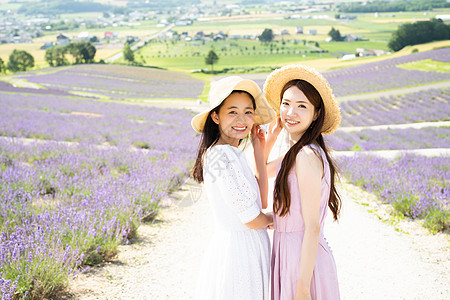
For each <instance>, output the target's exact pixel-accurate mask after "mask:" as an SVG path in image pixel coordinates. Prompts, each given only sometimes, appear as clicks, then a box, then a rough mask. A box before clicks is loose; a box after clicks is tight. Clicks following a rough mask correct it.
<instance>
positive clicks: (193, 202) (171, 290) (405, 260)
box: [71, 181, 450, 299]
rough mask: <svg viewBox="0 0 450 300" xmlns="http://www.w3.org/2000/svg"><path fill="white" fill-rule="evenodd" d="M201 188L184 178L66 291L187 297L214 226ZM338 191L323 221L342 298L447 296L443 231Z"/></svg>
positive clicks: (89, 295) (449, 259)
mask: <svg viewBox="0 0 450 300" xmlns="http://www.w3.org/2000/svg"><path fill="white" fill-rule="evenodd" d="M199 191H200V190H199V186H198V185H196V184H193V183H192V182H191V181H189V182H188V183H187V184H185V185H184V186H183V187H182V188H181V190H180V191H179V192H177V193H176V194H175V195H173V197H172V198H171V199H168V200H167V203H168V204H171V205H170V206H168V207H167V208H164V209H162V211H161V214H160V215H159V216H158V218H157V221H156V223H155V224H152V225H142V226H141V227H140V228H139V230H138V232H139V236H140V239H139V241H137V242H136V243H134V244H132V245H128V246H120V249H119V251H120V252H119V254H118V256H117V258H116V259H114V260H113V261H112V262H108V263H105V264H103V265H102V266H99V267H95V268H93V269H92V270H90V271H88V272H87V273H85V274H81V275H80V276H79V277H78V278H77V279H76V280H74V281H73V282H72V283H71V284H72V295H71V298H73V299H192V297H193V292H194V286H195V280H196V276H197V272H198V269H199V268H198V267H199V262H200V261H201V259H202V256H203V252H204V249H205V248H206V246H207V244H208V240H209V237H210V236H211V234H212V230H213V229H212V228H211V226H210V225H211V224H212V217H211V215H210V214H209V203H208V201H207V199H206V198H205V197H204V195H203V194H202V195H201V196H199V194H200V192H199ZM342 193H343V199H344V206H343V212H342V217H341V220H340V222H339V223H334V222H332V221H331V219H330V218H329V219H328V223H327V226H326V229H325V230H326V233H325V235H326V237H327V240H328V242H329V244H330V246H331V248H332V249H333V254H334V256H335V259H336V264H337V268H338V275H339V280H340V288H341V294H342V299H448V298H449V297H450V292H449V287H448V282H449V280H450V277H449V274H448V270H449V269H450V248H449V247H450V241H449V238H448V235H445V234H439V235H430V234H428V233H427V232H426V230H425V229H423V228H422V227H421V225H420V224H419V223H418V222H408V221H403V222H398V223H395V222H394V225H392V224H389V223H392V218H391V217H389V215H388V214H387V213H386V211H387V210H388V208H389V206H386V205H380V204H378V203H376V201H377V200H376V198H375V197H374V196H373V195H370V194H368V193H365V192H363V191H361V190H360V189H358V188H355V187H354V186H352V185H349V184H343V185H342ZM358 203H361V204H362V205H361V204H358ZM369 210H370V211H373V212H372V213H369V212H368V211H369ZM380 219H381V220H385V222H381V221H380Z"/></svg>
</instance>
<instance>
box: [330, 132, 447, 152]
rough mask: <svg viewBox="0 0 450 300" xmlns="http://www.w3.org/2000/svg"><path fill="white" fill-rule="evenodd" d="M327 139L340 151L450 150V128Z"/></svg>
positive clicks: (352, 134) (351, 134) (339, 135)
mask: <svg viewBox="0 0 450 300" xmlns="http://www.w3.org/2000/svg"><path fill="white" fill-rule="evenodd" d="M325 139H326V140H327V142H328V145H329V146H330V147H331V148H333V149H334V150H338V151H361V150H366V151H367V150H398V149H400V150H404V149H424V148H450V127H444V126H443V127H427V128H421V129H414V128H407V129H391V130H370V129H364V130H361V131H357V132H343V131H336V132H335V133H333V134H331V135H329V136H326V137H325Z"/></svg>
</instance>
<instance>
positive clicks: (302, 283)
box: [295, 147, 323, 299]
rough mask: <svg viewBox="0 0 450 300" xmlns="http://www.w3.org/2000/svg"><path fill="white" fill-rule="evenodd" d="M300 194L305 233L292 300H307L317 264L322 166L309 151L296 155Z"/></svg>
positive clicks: (306, 148) (310, 150)
mask: <svg viewBox="0 0 450 300" xmlns="http://www.w3.org/2000/svg"><path fill="white" fill-rule="evenodd" d="M295 173H296V175H297V181H298V187H299V190H300V199H301V203H300V204H301V208H302V216H303V220H304V223H305V233H304V236H303V243H302V249H301V258H300V274H299V277H298V280H297V291H296V296H295V299H310V286H311V278H312V274H313V271H314V266H315V264H316V257H317V249H318V246H319V235H320V221H319V219H320V218H319V214H320V197H321V179H322V175H323V166H322V161H321V159H320V158H319V157H318V156H317V155H316V154H315V153H314V151H313V150H312V149H311V148H309V147H304V148H303V149H302V151H300V152H299V153H298V154H297V158H296V162H295Z"/></svg>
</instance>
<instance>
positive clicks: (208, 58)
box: [205, 50, 219, 70]
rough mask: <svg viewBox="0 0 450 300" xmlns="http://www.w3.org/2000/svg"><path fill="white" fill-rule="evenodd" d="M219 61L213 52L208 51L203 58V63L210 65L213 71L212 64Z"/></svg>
mask: <svg viewBox="0 0 450 300" xmlns="http://www.w3.org/2000/svg"><path fill="white" fill-rule="evenodd" d="M218 60H219V57H218V56H217V54H216V53H215V52H214V51H213V50H209V52H208V55H207V56H206V57H205V63H206V64H207V65H211V69H213V70H214V64H215V63H216V62H217V61H218Z"/></svg>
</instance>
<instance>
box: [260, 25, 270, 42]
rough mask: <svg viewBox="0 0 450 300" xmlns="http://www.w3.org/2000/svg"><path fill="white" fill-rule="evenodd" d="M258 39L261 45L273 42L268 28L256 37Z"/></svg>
mask: <svg viewBox="0 0 450 300" xmlns="http://www.w3.org/2000/svg"><path fill="white" fill-rule="evenodd" d="M258 39H259V40H260V41H261V42H262V43H270V42H271V41H273V31H272V29H269V28H266V29H264V31H263V33H262V34H261V35H260V36H259V37H258Z"/></svg>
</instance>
